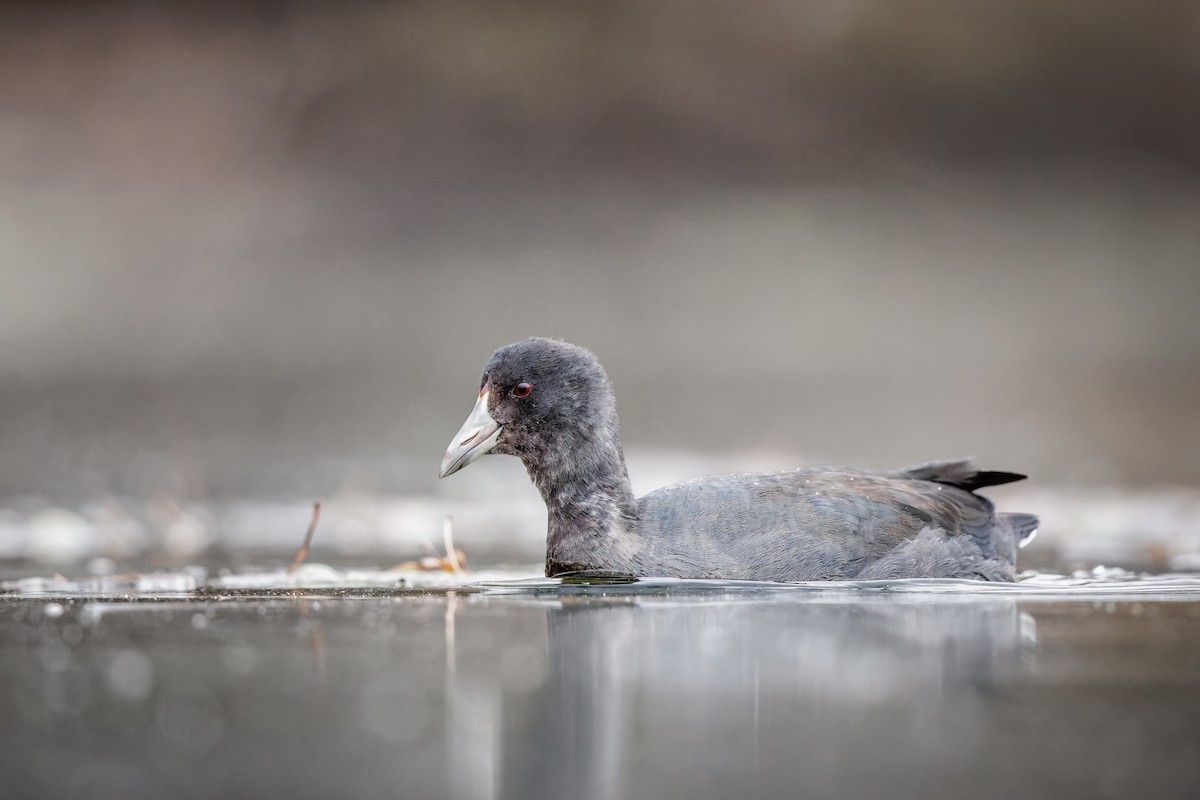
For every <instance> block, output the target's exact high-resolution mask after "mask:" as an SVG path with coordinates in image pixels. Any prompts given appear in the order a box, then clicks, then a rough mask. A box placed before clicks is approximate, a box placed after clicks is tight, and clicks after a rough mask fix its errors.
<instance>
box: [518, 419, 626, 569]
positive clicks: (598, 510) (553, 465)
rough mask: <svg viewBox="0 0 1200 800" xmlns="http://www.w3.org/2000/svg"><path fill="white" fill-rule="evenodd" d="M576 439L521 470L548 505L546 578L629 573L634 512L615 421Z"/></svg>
mask: <svg viewBox="0 0 1200 800" xmlns="http://www.w3.org/2000/svg"><path fill="white" fill-rule="evenodd" d="M576 434H577V435H575V436H572V437H569V438H568V439H565V440H564V439H559V440H558V444H557V446H556V447H554V448H553V449H552V450H550V451H549V452H542V453H540V454H539V456H538V458H537V459H536V460H534V459H531V460H530V462H528V463H526V465H525V466H526V469H527V470H528V471H529V476H530V478H531V479H532V480H533V483H534V485H536V486H537V488H538V491H540V492H541V494H542V499H543V500H544V501H545V503H546V512H547V522H548V529H547V533H546V574H548V575H554V574H559V573H563V572H578V571H581V570H607V571H613V572H629V573H633V572H634V559H635V557H636V555H637V552H638V550H639V549H640V548H639V546H638V543H637V538H636V523H637V516H638V507H637V500H636V498H634V496H633V487H632V486H631V485H630V483H629V472H628V470H627V469H626V467H625V456H624V454H623V452H622V450H621V442H620V438H619V436H618V434H617V430H616V424H615V421H614V422H613V423H612V424H611V425H604V426H600V427H599V428H597V429H594V430H586V431H577V432H576ZM534 463H536V468H534V467H533V464H534Z"/></svg>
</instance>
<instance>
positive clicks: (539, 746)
mask: <svg viewBox="0 0 1200 800" xmlns="http://www.w3.org/2000/svg"><path fill="white" fill-rule="evenodd" d="M470 610H471V609H470V607H469V606H468V607H467V608H466V609H460V608H456V607H455V606H454V605H448V606H447V610H446V615H447V619H448V620H449V619H451V618H454V617H457V618H459V619H461V618H462V617H463V615H464V613H466V614H469V613H470ZM521 613H523V614H528V615H530V616H532V617H541V618H543V619H544V626H545V627H544V631H545V642H544V647H539V646H538V645H539V644H540V643H537V642H531V641H530V640H529V639H528V638H523V639H520V640H506V641H501V642H499V643H498V645H499V646H498V647H497V646H494V645H493V646H490V647H489V648H488V649H489V653H487V654H486V655H485V654H483V653H477V652H476V651H475V649H474V647H473V645H472V643H471V642H469V641H455V640H454V639H450V640H448V646H452V647H453V648H454V651H455V652H456V653H461V654H462V656H460V658H461V657H465V658H466V659H468V660H469V661H470V662H471V667H472V668H471V669H469V670H466V671H464V672H462V673H460V674H459V675H458V677H456V678H455V679H454V680H453V681H452V683H451V688H450V690H449V698H448V710H447V713H448V715H449V717H448V721H447V737H448V748H449V750H450V752H451V753H452V757H451V760H452V762H453V763H456V764H464V765H466V764H474V765H477V766H478V767H479V768H480V769H479V770H477V771H476V770H472V771H471V780H470V781H469V782H464V784H463V785H462V786H460V787H456V788H458V789H459V791H458V796H462V797H467V796H471V797H485V796H506V797H530V796H537V795H538V794H539V793H543V792H545V791H546V790H547V788H548V787H560V788H562V789H564V790H565V789H567V788H568V787H569V789H570V793H572V794H574V795H577V796H583V797H597V798H608V797H623V796H632V795H634V794H638V793H643V792H646V791H650V792H657V791H666V790H668V789H670V790H672V791H682V792H686V793H687V794H689V795H693V796H714V795H720V794H727V793H728V794H737V793H740V792H744V791H745V790H747V789H754V790H756V791H757V790H761V791H770V792H775V791H780V792H786V791H788V790H789V787H793V788H794V785H795V781H796V779H797V778H798V777H799V776H803V778H804V780H805V782H806V784H808V785H810V786H811V785H813V784H817V785H821V784H824V785H827V786H829V787H831V788H832V787H834V786H836V785H838V783H839V782H840V781H841V780H842V779H843V778H845V776H846V775H848V774H852V773H853V770H854V769H856V766H855V765H859V764H862V762H863V760H864V759H868V760H871V761H874V762H876V763H879V762H887V761H888V760H889V759H890V758H892V757H893V756H894V754H895V753H896V750H897V747H896V745H897V739H898V738H900V737H902V740H903V743H904V744H903V749H905V750H906V751H907V752H908V754H909V757H921V756H922V754H926V755H929V756H932V757H936V758H938V759H941V758H944V757H945V755H946V752H947V750H950V751H952V752H963V751H967V750H969V749H970V748H971V747H972V746H973V737H972V736H971V731H972V730H973V729H974V728H975V727H977V723H978V714H979V711H978V709H979V706H980V704H981V703H986V702H987V698H988V696H989V694H990V693H991V692H993V691H994V690H995V688H996V687H997V686H999V685H1002V684H1003V683H1004V682H1005V681H1008V680H1011V679H1012V677H1013V676H1014V675H1016V674H1018V673H1020V672H1021V671H1022V670H1024V669H1028V668H1029V666H1030V664H1031V661H1032V658H1033V654H1034V647H1035V639H1036V635H1035V630H1036V626H1035V624H1034V623H1033V619H1032V617H1030V616H1028V615H1022V614H1021V613H1020V612H1019V611H1018V608H1017V605H1016V603H1015V601H1012V600H988V601H983V602H979V601H975V602H961V603H953V602H951V603H945V602H941V603H930V602H927V601H926V602H919V601H918V602H904V601H896V600H895V599H892V598H878V599H874V600H868V601H866V602H862V601H859V602H854V603H845V602H790V603H780V602H777V601H755V600H733V601H728V602H714V601H713V600H711V599H709V600H700V599H691V600H686V599H685V600H672V599H665V598H642V599H638V598H630V597H624V598H619V599H612V598H606V597H570V598H563V599H554V600H548V599H543V600H540V601H533V602H526V603H522V604H521ZM458 628H459V625H457V624H456V625H455V626H454V629H453V630H455V631H457V630H458ZM448 630H450V628H449V624H448ZM870 772H871V770H868V771H867V772H866V773H864V774H865V775H869V774H870ZM864 788H866V784H864Z"/></svg>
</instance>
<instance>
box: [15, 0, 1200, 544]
mask: <svg viewBox="0 0 1200 800" xmlns="http://www.w3.org/2000/svg"><path fill="white" fill-rule="evenodd" d="M0 268H2V270H3V272H2V275H3V282H2V284H0V285H2V287H3V292H2V293H0V496H3V497H14V498H18V497H29V496H38V497H43V498H49V499H50V501H52V502H56V503H64V504H74V503H79V502H84V501H85V500H87V499H88V498H95V497H108V496H118V497H150V496H167V497H172V498H178V499H182V500H188V499H192V500H196V499H200V500H202V499H205V498H210V497H217V498H220V497H239V496H290V497H299V496H309V495H311V496H327V495H329V494H330V493H333V492H336V491H339V490H342V489H344V487H346V486H348V485H351V486H362V487H367V488H368V489H370V490H371V491H378V492H387V493H396V494H428V493H432V492H438V491H441V492H445V491H451V492H453V491H456V490H457V489H455V488H453V487H452V488H451V489H449V490H447V489H445V488H442V487H437V486H436V478H435V473H436V469H437V464H438V461H439V459H440V457H441V453H442V450H443V449H444V447H445V444H446V442H447V441H448V438H449V436H450V435H451V434H452V433H453V432H454V431H455V430H456V429H457V428H458V425H459V423H460V422H461V419H462V417H463V416H464V415H465V413H466V412H467V410H468V409H469V407H470V405H471V402H472V399H473V395H474V390H475V387H476V385H477V380H478V372H479V369H480V367H481V366H482V364H483V363H484V361H485V360H486V359H487V357H488V356H489V354H490V353H491V351H492V350H493V349H494V348H495V347H497V346H498V345H501V344H504V343H506V342H508V341H511V340H514V339H517V338H522V337H524V336H528V335H535V334H536V335H548V336H556V337H561V338H564V339H567V340H570V341H573V342H576V343H579V344H583V345H585V346H587V347H589V348H591V349H593V350H594V351H595V352H596V353H597V354H598V355H599V356H600V358H601V360H602V361H603V363H604V364H605V365H606V367H607V368H608V370H609V373H610V375H611V376H612V378H613V380H614V382H615V384H616V389H617V397H618V402H619V408H620V410H621V412H622V415H623V416H622V421H623V427H624V435H625V442H626V447H627V449H628V450H629V451H630V452H631V454H636V453H637V452H649V453H653V452H668V451H669V452H674V451H679V452H685V453H686V452H696V453H699V454H706V455H704V457H705V458H707V459H708V461H706V462H705V464H706V465H707V464H710V463H712V464H715V465H716V466H718V467H720V466H722V465H723V464H725V463H729V464H734V463H736V464H737V465H739V466H741V465H744V463H745V462H746V461H747V460H753V459H748V458H747V456H746V455H745V454H746V453H750V454H754V453H765V454H768V455H764V457H763V458H762V459H761V461H762V462H763V463H764V464H766V463H767V462H773V461H776V460H780V459H787V458H790V459H793V460H795V461H805V462H809V463H812V462H841V463H855V464H861V465H867V466H880V467H884V466H898V465H902V464H906V463H910V462H915V461H921V460H925V459H929V458H935V457H947V456H955V455H962V454H974V455H976V456H978V457H979V458H980V459H981V460H982V461H985V462H986V464H987V465H988V466H993V467H998V468H1010V469H1024V470H1026V471H1029V472H1031V474H1032V475H1033V476H1034V478H1035V479H1036V481H1037V485H1038V486H1041V487H1052V486H1067V487H1070V486H1077V487H1078V486H1085V487H1086V486H1126V487H1150V486H1169V485H1176V486H1177V485H1183V486H1192V487H1196V486H1200V455H1198V445H1200V315H1198V314H1197V310H1196V306H1197V303H1198V302H1200V6H1198V5H1197V4H1196V3H1194V2H1188V0H1178V1H1172V0H1158V1H1153V0H1152V1H1151V2H1146V3H1137V4H1131V3H1076V4H1047V3H1045V2H1039V1H1038V0H1016V1H1015V2H1009V3H1004V4H996V3H991V2H963V0H957V1H956V2H950V1H949V0H945V1H941V0H820V1H819V2H812V3H804V4H797V3H790V2H759V3H748V4H733V3H722V4H718V3H697V2H694V0H693V1H692V2H660V3H639V2H604V3H580V4H563V3H554V2H496V0H488V1H487V2H460V3H447V2H360V3H318V2H298V1H297V2H293V1H292V0H275V1H273V2H229V3H221V2H204V3H199V2H196V3H170V4H168V3H161V4H156V3H147V2H110V3H103V4H96V3H84V2H37V3H11V2H6V3H3V4H2V5H0ZM772 454H773V455H772ZM497 460H498V459H497ZM475 469H480V473H479V474H481V475H486V472H487V470H494V469H501V470H514V469H515V470H517V471H519V467H516V466H515V465H511V466H507V467H490V466H489V467H482V468H481V467H472V470H475ZM514 474H515V473H514ZM484 479H485V478H480V479H478V480H484ZM636 479H637V472H636V469H635V480H636ZM455 480H459V481H468V482H469V481H470V480H471V474H470V473H467V474H466V475H464V476H463V477H458V478H455ZM447 483H448V482H447ZM464 485H465V484H464ZM530 491H531V492H532V490H530ZM301 523H302V521H301ZM299 526H300V527H301V528H302V524H300V525H299Z"/></svg>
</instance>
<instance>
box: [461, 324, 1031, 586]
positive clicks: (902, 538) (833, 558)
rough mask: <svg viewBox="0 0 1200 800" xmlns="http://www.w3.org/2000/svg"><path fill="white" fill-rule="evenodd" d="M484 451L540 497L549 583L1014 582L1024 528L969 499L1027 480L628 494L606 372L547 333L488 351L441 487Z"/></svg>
mask: <svg viewBox="0 0 1200 800" xmlns="http://www.w3.org/2000/svg"><path fill="white" fill-rule="evenodd" d="M484 453H504V454H507V455H514V456H517V457H518V458H520V459H521V462H522V463H523V464H524V465H525V468H526V470H528V472H529V477H530V478H531V479H532V480H533V482H534V484H535V485H536V486H537V488H538V490H539V491H540V492H541V494H542V499H543V500H545V502H546V509H547V512H548V518H549V531H548V533H547V538H546V574H547V575H549V576H555V575H565V574H570V573H580V572H582V573H590V572H606V573H621V574H628V575H636V576H645V575H657V576H675V577H680V578H724V579H743V580H768V581H811V580H848V579H858V580H870V579H877V580H886V579H893V578H916V577H925V578H979V579H983V580H992V581H1011V580H1013V575H1014V565H1015V563H1016V553H1017V548H1018V547H1019V546H1021V545H1023V544H1025V543H1027V542H1028V541H1029V540H1030V539H1031V538H1032V537H1033V535H1034V533H1035V532H1036V528H1037V518H1036V517H1034V516H1032V515H1029V514H997V513H996V512H995V509H994V508H993V506H992V504H991V502H989V501H988V500H987V499H986V498H983V497H980V496H979V495H977V494H975V490H977V489H981V488H983V487H985V486H994V485H997V484H1002V483H1009V482H1011V481H1016V480H1020V479H1022V478H1024V477H1025V476H1024V475H1020V474H1017V473H1014V472H995V471H983V470H979V469H976V468H975V467H974V465H972V464H971V462H970V461H967V460H957V461H935V462H931V463H928V464H922V465H920V466H916V467H909V468H908V469H903V470H899V471H897V472H889V473H881V472H868V471H864V470H857V469H849V468H842V467H837V468H821V469H797V470H789V471H785V472H764V473H753V474H738V475H722V476H716V477H711V478H701V479H699V480H694V481H689V482H687V483H680V484H676V485H674V486H668V487H666V488H663V489H659V490H657V491H654V492H651V493H650V494H647V495H645V496H644V497H640V498H635V497H634V496H633V490H632V488H631V486H630V484H629V475H628V473H627V472H626V469H625V456H624V454H623V453H622V451H621V440H620V437H619V435H618V423H617V411H616V404H615V402H614V400H613V392H612V385H611V384H610V383H609V380H608V376H607V375H606V374H605V372H604V369H603V368H602V367H601V366H600V362H599V361H597V359H596V357H595V356H594V355H592V354H591V353H590V352H588V351H587V350H585V349H583V348H582V347H577V346H575V345H571V344H567V343H565V342H559V341H554V340H551V339H540V338H538V339H526V340H524V341H521V342H516V343H514V344H510V345H507V346H506V347H502V348H500V349H499V350H497V351H496V352H495V354H494V355H493V356H492V358H491V360H490V361H488V363H487V366H486V367H485V368H484V371H483V378H482V380H481V381H480V388H479V399H478V401H477V402H476V403H475V408H474V409H473V410H472V411H471V414H470V416H469V417H467V421H466V422H465V423H464V424H463V426H462V429H461V430H460V431H459V432H458V434H457V435H455V437H454V439H453V440H452V441H451V443H450V447H449V449H448V450H447V451H446V457H445V459H444V460H443V461H442V467H441V473H440V474H441V477H446V476H447V475H451V474H453V473H455V472H457V471H458V470H460V469H462V468H463V467H465V466H466V465H467V464H470V463H471V462H472V461H474V460H475V459H477V458H478V457H479V456H481V455H483V454H484Z"/></svg>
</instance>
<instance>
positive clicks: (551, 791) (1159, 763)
mask: <svg viewBox="0 0 1200 800" xmlns="http://www.w3.org/2000/svg"><path fill="white" fill-rule="evenodd" d="M1164 597H1172V598H1175V597H1176V596H1175V595H1164ZM1197 663H1200V603H1197V602H1195V600H1194V598H1193V599H1187V598H1182V597H1179V598H1176V599H1172V600H1170V601H1168V600H1166V599H1162V598H1159V599H1155V598H1153V597H1150V598H1147V596H1145V595H1136V596H1132V597H1131V598H1128V599H1124V600H1123V599H1120V598H1105V599H1102V600H1101V599H1090V598H1089V599H1086V600H1082V601H1080V600H1070V599H1049V598H1047V599H1030V598H1029V597H1027V596H1021V595H1013V596H1008V595H991V594H977V595H968V594H965V593H950V594H940V595H936V594H920V593H878V592H863V591H857V592H852V591H836V590H835V591H821V592H817V591H800V590H789V591H767V590H761V589H760V590H754V589H749V588H745V587H742V588H731V589H729V590H727V591H713V590H712V589H711V587H709V588H708V589H706V590H704V591H699V592H698V591H692V590H690V589H688V588H687V587H685V586H682V585H673V586H667V585H663V586H649V587H646V586H627V587H601V586H591V587H570V588H567V587H561V588H553V589H551V588H548V587H545V586H541V587H536V586H535V587H533V588H529V587H524V588H521V590H520V591H513V590H511V589H510V590H505V591H485V592H478V591H461V590H456V591H450V592H448V593H444V594H428V595H421V594H416V595H406V596H392V595H383V596H359V597H357V598H353V599H332V598H311V597H310V598H297V599H280V598H276V599H261V598H243V599H230V600H227V601H216V600H195V599H191V600H175V601H170V602H113V601H104V602H93V601H87V602H84V601H75V600H70V599H66V598H59V599H57V600H48V599H41V600H34V599H5V598H3V597H0V775H3V776H4V779H5V781H4V789H5V791H6V793H4V796H6V797H7V796H9V795H8V794H7V792H12V793H13V794H12V796H17V797H26V796H29V797H39V796H80V795H83V794H86V795H88V796H91V797H122V798H140V797H147V798H150V797H155V798H160V797H169V796H172V795H185V796H189V797H215V796H221V797H230V796H259V795H262V796H295V797H316V796H320V797H349V796H371V797H377V796H387V795H394V796H403V797H461V798H487V797H521V798H524V797H547V796H571V797H575V798H593V797H594V798H608V797H649V796H664V797H666V796H689V797H725V796H746V795H748V794H757V795H765V794H768V793H770V794H777V795H780V796H785V797H792V796H796V794H797V793H798V792H799V790H800V789H801V788H802V789H803V792H802V793H803V794H804V795H805V796H808V797H831V798H832V797H835V796H836V797H839V798H842V797H847V796H885V795H886V796H888V797H889V798H905V797H914V798H915V797H922V798H924V797H927V796H929V795H930V794H934V795H937V796H956V797H957V796H971V797H983V798H986V797H1005V798H1011V797H1014V796H1023V797H1057V796H1058V795H1060V794H1061V793H1062V791H1063V788H1064V786H1068V785H1069V786H1072V787H1074V788H1076V789H1078V790H1079V791H1080V792H1087V793H1091V794H1094V795H1096V796H1123V795H1125V794H1130V793H1133V792H1135V791H1137V790H1139V789H1146V790H1147V792H1149V793H1150V794H1153V796H1156V797H1170V796H1181V797H1182V796H1190V795H1189V794H1188V792H1185V791H1184V789H1185V788H1188V787H1194V786H1195V785H1197V781H1198V780H1200V735H1198V734H1197V731H1198V730H1200V675H1197V673H1196V670H1195V665H1196V664H1197ZM64 764H66V765H69V768H64ZM1151 789H1153V791H1150V790H1151Z"/></svg>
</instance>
